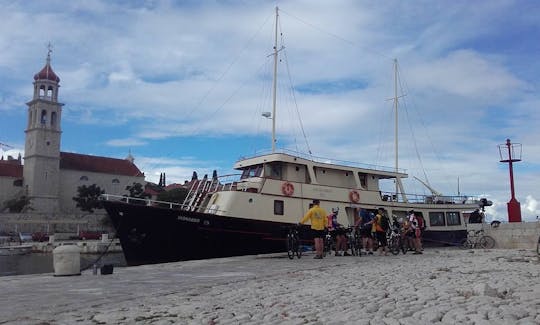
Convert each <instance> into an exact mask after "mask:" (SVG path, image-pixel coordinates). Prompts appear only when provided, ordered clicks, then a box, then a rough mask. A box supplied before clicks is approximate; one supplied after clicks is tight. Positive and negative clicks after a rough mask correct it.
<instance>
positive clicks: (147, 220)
mask: <svg viewBox="0 0 540 325" xmlns="http://www.w3.org/2000/svg"><path fill="white" fill-rule="evenodd" d="M103 204H104V207H105V210H106V211H107V213H108V215H109V216H110V218H111V220H112V222H113V225H114V228H115V230H116V235H117V237H118V238H119V239H120V243H121V244H122V249H123V251H124V256H125V258H126V262H127V264H128V265H129V266H134V265H142V264H155V263H167V262H176V261H184V260H196V259H206V258H216V257H229V256H240V255H252V254H266V253H276V252H285V250H286V248H285V237H286V235H287V232H288V229H289V227H290V226H291V224H290V223H280V222H270V221H262V220H253V219H243V218H230V217H223V216H216V215H213V214H206V213H199V212H191V211H181V210H173V209H166V208H160V207H151V206H144V205H134V204H127V203H124V202H119V201H104V202H103ZM308 229H309V227H308V226H304V227H303V228H302V230H301V238H303V239H304V240H306V243H307V241H310V238H309V236H310V235H309V231H308Z"/></svg>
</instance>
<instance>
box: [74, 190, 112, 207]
mask: <svg viewBox="0 0 540 325" xmlns="http://www.w3.org/2000/svg"><path fill="white" fill-rule="evenodd" d="M77 193H78V194H77V196H74V197H73V201H75V202H77V208H79V209H81V210H82V211H87V212H90V213H94V209H103V204H102V203H101V200H100V199H99V196H100V195H101V194H104V193H105V191H104V190H102V189H101V188H100V187H99V186H97V185H96V184H92V185H90V186H86V185H82V186H79V187H77Z"/></svg>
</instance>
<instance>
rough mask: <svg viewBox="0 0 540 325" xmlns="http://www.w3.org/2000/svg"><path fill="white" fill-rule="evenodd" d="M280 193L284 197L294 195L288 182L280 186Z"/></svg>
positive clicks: (292, 188)
mask: <svg viewBox="0 0 540 325" xmlns="http://www.w3.org/2000/svg"><path fill="white" fill-rule="evenodd" d="M281 192H283V194H285V196H292V195H293V194H294V185H293V184H292V183H289V182H285V183H283V185H281Z"/></svg>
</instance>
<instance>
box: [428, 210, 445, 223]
mask: <svg viewBox="0 0 540 325" xmlns="http://www.w3.org/2000/svg"><path fill="white" fill-rule="evenodd" d="M429 225H430V226H444V225H445V222H444V212H430V213H429Z"/></svg>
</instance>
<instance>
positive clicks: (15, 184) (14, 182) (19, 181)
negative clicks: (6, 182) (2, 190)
mask: <svg viewBox="0 0 540 325" xmlns="http://www.w3.org/2000/svg"><path fill="white" fill-rule="evenodd" d="M13 186H20V187H22V186H23V180H22V179H16V180H14V181H13Z"/></svg>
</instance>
